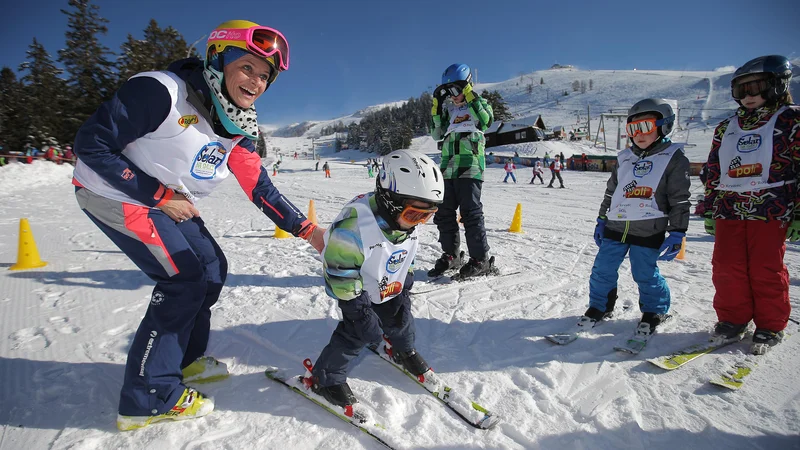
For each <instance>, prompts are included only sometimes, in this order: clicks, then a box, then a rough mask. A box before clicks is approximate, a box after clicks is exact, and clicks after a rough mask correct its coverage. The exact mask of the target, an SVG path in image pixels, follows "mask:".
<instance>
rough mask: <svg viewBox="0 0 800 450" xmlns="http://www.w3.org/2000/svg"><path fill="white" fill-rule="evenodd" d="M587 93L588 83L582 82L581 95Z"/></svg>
mask: <svg viewBox="0 0 800 450" xmlns="http://www.w3.org/2000/svg"><path fill="white" fill-rule="evenodd" d="M585 93H586V81H584V80H581V94H585Z"/></svg>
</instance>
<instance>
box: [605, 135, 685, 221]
mask: <svg viewBox="0 0 800 450" xmlns="http://www.w3.org/2000/svg"><path fill="white" fill-rule="evenodd" d="M677 151H681V152H682V151H683V148H682V147H681V146H679V145H677V144H672V145H670V146H669V147H667V148H666V149H665V150H663V151H660V152H658V153H656V154H655V155H650V156H647V157H645V158H643V159H639V157H638V156H636V155H635V154H634V153H633V151H632V150H631V149H630V147H629V148H626V149H625V150H623V151H621V152H620V153H619V155H617V188H616V189H615V190H614V195H613V196H612V197H611V208H609V210H608V216H607V217H608V220H616V221H626V220H630V221H635V220H649V219H656V218H659V217H664V216H665V214H664V212H663V211H661V210H659V209H658V203H657V202H656V189H658V184H659V183H660V182H661V178H662V177H663V176H664V171H665V170H667V165H669V162H670V160H672V155H674V154H675V152H677Z"/></svg>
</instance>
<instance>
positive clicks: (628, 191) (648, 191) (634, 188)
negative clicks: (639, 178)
mask: <svg viewBox="0 0 800 450" xmlns="http://www.w3.org/2000/svg"><path fill="white" fill-rule="evenodd" d="M623 190H624V191H625V198H651V197H652V196H653V188H651V187H649V186H639V185H638V183H636V180H633V181H631V182H630V183H628V184H627V185H625V187H624V188H623Z"/></svg>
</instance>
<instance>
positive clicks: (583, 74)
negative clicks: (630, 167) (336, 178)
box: [275, 59, 800, 162]
mask: <svg viewBox="0 0 800 450" xmlns="http://www.w3.org/2000/svg"><path fill="white" fill-rule="evenodd" d="M793 65H794V67H795V76H794V77H793V80H792V87H791V90H792V92H793V94H794V97H795V98H800V68H798V66H800V59H796V60H794V61H793ZM734 70H735V67H732V66H730V67H722V68H719V69H717V70H713V71H688V70H687V71H674V70H642V69H636V70H581V69H578V68H560V69H548V70H540V71H535V72H531V73H527V74H524V75H520V76H517V77H514V78H512V79H509V80H505V81H500V82H492V83H479V84H477V85H476V87H475V89H476V90H477V91H479V92H481V91H484V90H492V91H494V90H497V91H498V92H500V94H501V95H502V96H503V99H504V100H505V101H506V102H507V103H508V105H509V109H510V111H511V112H512V114H514V117H515V118H516V119H525V118H535V117H536V116H538V115H541V116H542V118H543V120H544V123H545V125H546V126H547V127H548V128H552V127H554V126H557V125H562V126H565V127H566V129H568V130H569V129H574V128H577V127H582V128H584V129H585V127H586V123H587V120H586V119H587V114H590V115H591V118H592V120H591V131H592V136H591V142H592V146H591V147H587V146H586V145H581V144H578V145H573V144H569V145H568V147H567V150H564V147H560V146H559V145H556V146H554V147H553V146H551V145H550V143H539V144H524V145H521V146H502V147H500V148H493V149H492V151H495V152H496V153H498V154H513V152H514V151H517V152H518V153H520V154H521V155H526V154H530V155H537V156H541V155H544V152H545V151H549V152H550V153H551V154H552V153H553V151H554V150H556V149H557V148H559V147H560V149H559V150H558V151H559V152H560V151H564V154H565V155H571V154H572V153H578V154H579V153H582V152H587V153H590V154H602V153H603V152H604V151H606V146H607V147H608V151H609V152H612V153H616V148H617V127H618V123H617V120H616V119H609V120H608V121H606V122H605V123H603V126H602V127H601V126H600V125H601V123H600V114H601V113H608V112H614V113H627V110H628V108H629V107H630V106H632V105H633V104H634V103H635V102H637V101H638V100H641V99H643V98H648V97H660V98H667V99H673V100H676V101H677V102H678V107H679V109H680V111H679V112H678V114H679V116H680V117H679V118H678V119H679V127H678V128H677V129H676V132H675V133H673V136H672V138H673V140H674V141H675V142H685V143H689V144H690V145H689V146H687V147H686V149H685V150H686V153H687V155H688V156H689V159H690V160H691V161H698V162H699V161H705V160H706V157H707V155H708V150H709V148H710V145H711V135H712V131H713V129H714V127H715V126H716V125H717V124H718V123H719V122H720V121H721V120H722V119H724V118H726V117H729V116H730V115H731V114H732V113H733V111H734V110H735V109H736V107H737V106H738V105H737V104H736V103H735V102H734V101H733V100H732V99H731V95H730V80H731V76H732V74H733V71H734ZM542 81H543V82H544V83H543V84H540V82H542ZM575 81H577V82H579V83H580V82H581V81H582V82H584V83H585V84H586V91H585V92H584V93H581V92H580V91H578V92H574V91H573V89H572V84H573V83H574V82H575ZM590 82H591V89H589V84H590ZM529 90H530V92H529ZM565 91H566V92H567V93H568V94H569V95H566V96H564V95H563V94H564V92H565ZM402 103H403V102H395V103H387V104H382V105H376V106H373V107H369V108H366V109H365V110H362V111H359V112H358V113H356V114H353V115H350V116H345V117H342V118H338V119H333V120H329V121H320V122H308V123H306V125H307V128H308V129H307V131H305V133H304V134H303V135H302V136H304V137H311V136H318V134H319V131H320V130H321V129H322V128H323V127H326V126H331V125H333V124H335V123H337V122H339V121H342V123H344V124H345V125H347V124H349V123H351V122H353V121H358V120H360V117H361V116H362V115H363V114H364V113H365V112H369V111H374V110H377V109H380V108H382V107H387V106H399V105H400V104H402ZM621 126H622V133H621V134H623V135H624V134H625V131H624V123H623V124H622V125H621ZM601 128H602V129H603V130H604V131H605V134H603V133H602V132H601V133H600V134H599V135H598V130H600V129H601ZM275 133H276V134H275V135H276V136H288V135H290V134H291V133H290V132H289V131H287V130H285V129H281V130H278V131H276V132H275ZM291 135H294V134H291ZM604 136H605V137H604ZM595 141H599V143H598V145H594V142H595ZM604 142H605V144H606V145H605V146H604V145H603V143H604ZM626 145H627V142H626V141H625V140H623V142H621V143H620V148H624V147H625V146H626Z"/></svg>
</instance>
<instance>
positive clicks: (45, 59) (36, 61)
mask: <svg viewBox="0 0 800 450" xmlns="http://www.w3.org/2000/svg"><path fill="white" fill-rule="evenodd" d="M28 48H29V50H28V51H27V52H26V53H27V55H28V58H27V59H28V61H26V62H24V63H22V64H20V66H19V71H20V72H27V73H26V74H25V75H24V76H23V77H22V79H21V80H20V81H21V82H22V84H23V85H24V90H25V98H26V101H25V103H26V111H25V112H26V113H27V114H25V116H24V117H25V121H26V122H27V124H28V125H27V135H30V136H32V137H33V141H34V144H35V145H37V146H40V145H41V144H43V143H47V144H48V145H55V144H57V143H59V142H60V143H66V142H72V140H73V139H72V136H70V135H67V134H66V133H65V130H64V124H65V121H64V117H65V115H66V114H65V111H64V109H65V107H66V105H67V102H68V98H67V96H66V95H65V92H66V90H67V89H66V87H67V85H66V82H65V81H64V80H63V79H61V78H60V77H59V75H61V73H62V70H61V69H59V68H58V67H56V65H55V63H54V62H53V60H52V59H51V57H50V54H49V53H47V50H45V48H44V46H43V45H42V44H40V43H39V42H38V41H37V40H36V38H34V39H33V43H32V44H31V45H30V46H29V47H28Z"/></svg>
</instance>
